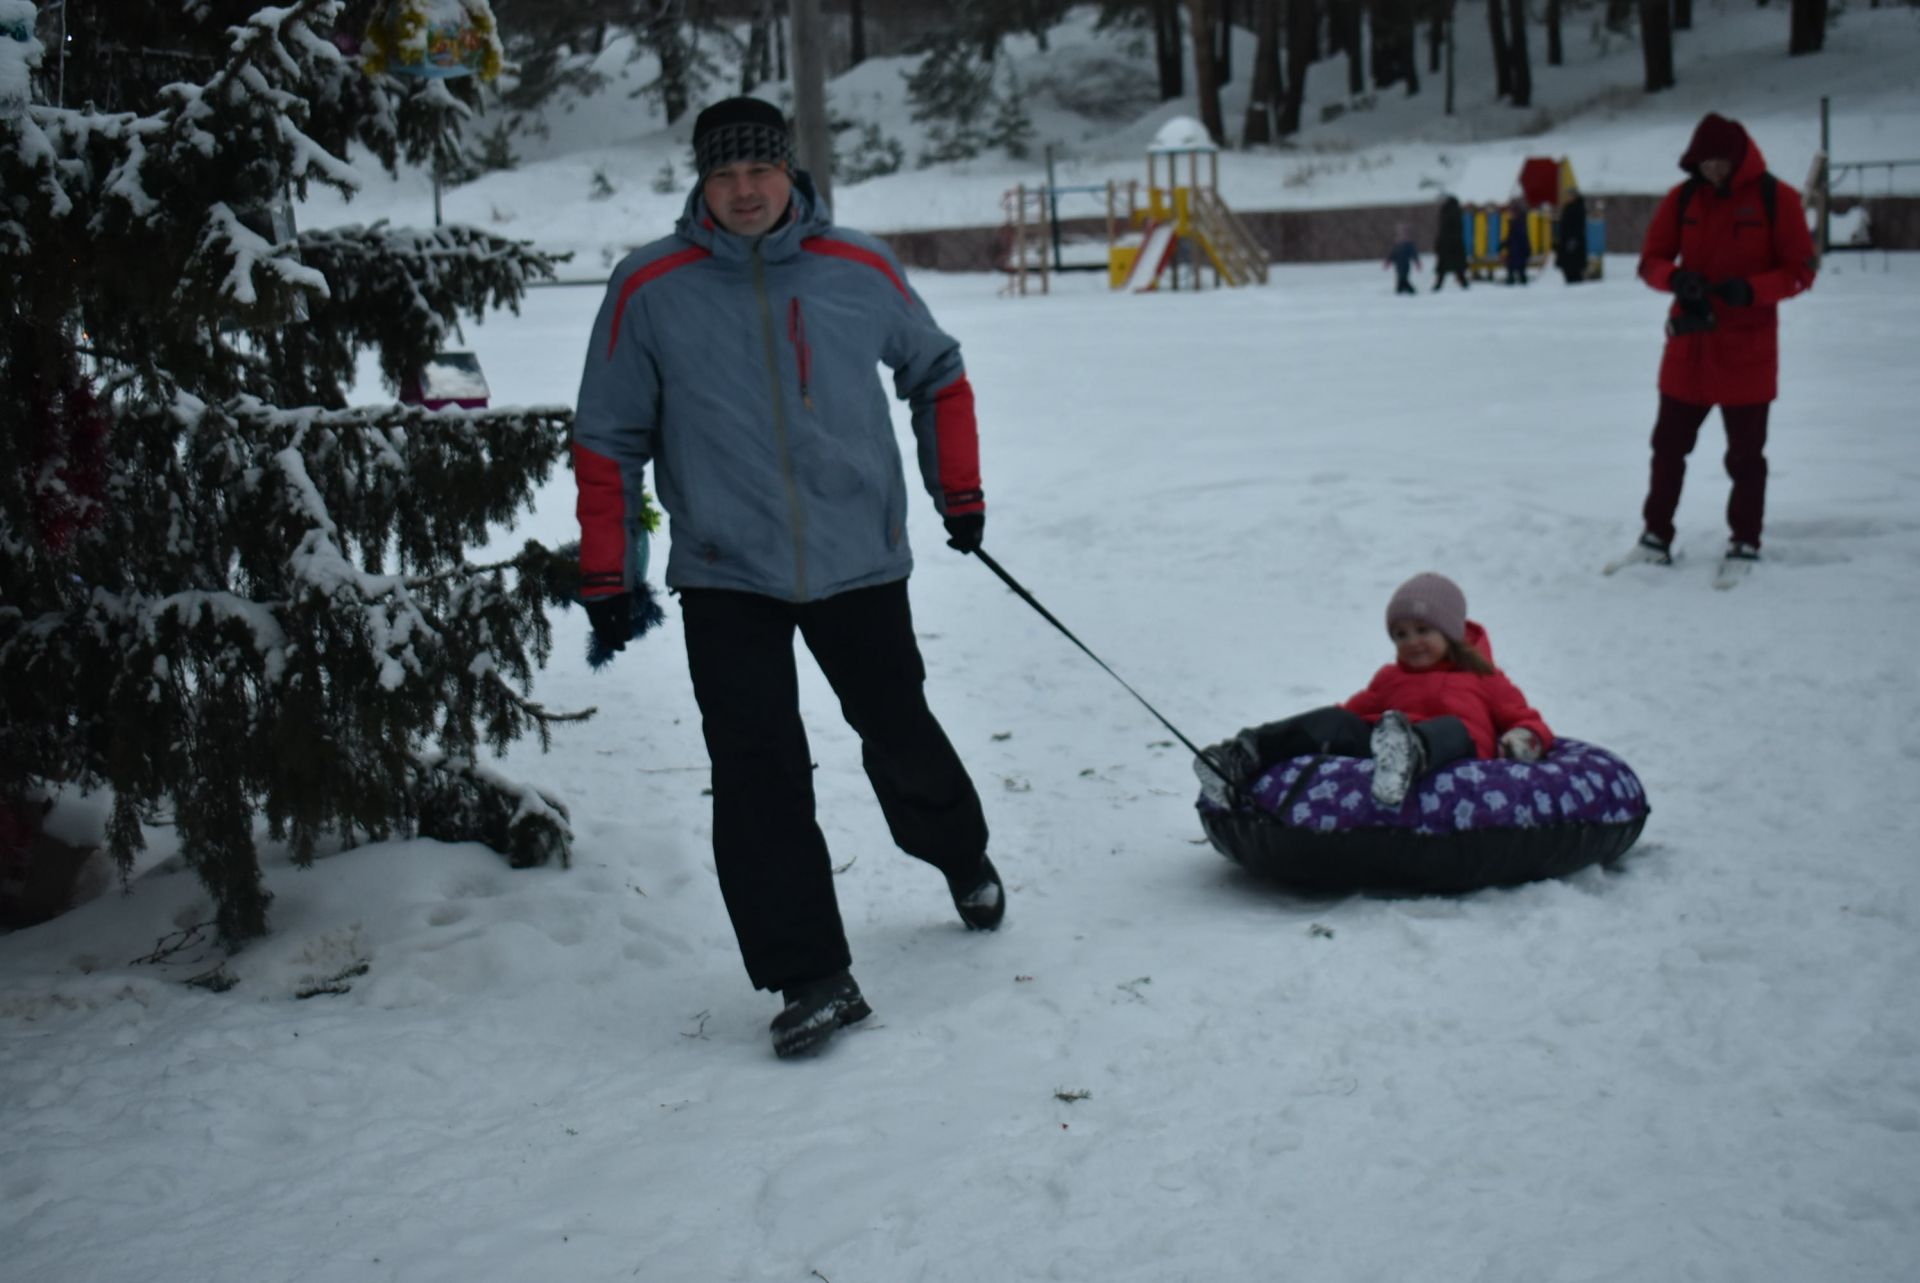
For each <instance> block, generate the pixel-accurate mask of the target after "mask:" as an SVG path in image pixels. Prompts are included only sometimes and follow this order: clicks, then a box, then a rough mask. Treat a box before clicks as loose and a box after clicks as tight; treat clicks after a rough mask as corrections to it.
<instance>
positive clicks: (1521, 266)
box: [1500, 201, 1533, 285]
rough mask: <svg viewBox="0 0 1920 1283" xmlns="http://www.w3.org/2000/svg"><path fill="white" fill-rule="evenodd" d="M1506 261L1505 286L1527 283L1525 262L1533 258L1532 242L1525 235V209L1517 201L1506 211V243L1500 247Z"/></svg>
mask: <svg viewBox="0 0 1920 1283" xmlns="http://www.w3.org/2000/svg"><path fill="white" fill-rule="evenodd" d="M1500 253H1501V254H1502V256H1504V257H1505V258H1506V260H1507V284H1509V285H1525V284H1526V283H1527V260H1528V259H1530V258H1532V257H1533V241H1532V239H1531V238H1530V237H1529V236H1528V235H1527V207H1526V206H1525V205H1523V204H1521V203H1520V202H1519V201H1515V202H1513V208H1512V209H1510V210H1508V211H1507V242H1506V244H1505V245H1503V246H1501V247H1500Z"/></svg>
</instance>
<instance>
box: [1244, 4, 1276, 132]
mask: <svg viewBox="0 0 1920 1283" xmlns="http://www.w3.org/2000/svg"><path fill="white" fill-rule="evenodd" d="M1252 3H1253V6H1254V24H1255V25H1254V46H1253V84H1252V85H1251V86H1249V87H1248V92H1247V120H1246V123H1245V124H1244V125H1242V126H1241V127H1240V145H1241V146H1242V147H1256V146H1260V145H1262V144H1265V143H1270V142H1272V141H1273V127H1274V123H1275V122H1274V118H1275V116H1277V115H1278V114H1279V108H1280V89H1281V77H1280V4H1281V0H1252Z"/></svg>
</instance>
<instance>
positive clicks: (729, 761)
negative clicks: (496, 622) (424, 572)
mask: <svg viewBox="0 0 1920 1283" xmlns="http://www.w3.org/2000/svg"><path fill="white" fill-rule="evenodd" d="M694 153H695V159H696V162H697V165H698V170H699V176H700V181H699V183H698V184H697V185H696V187H695V188H694V190H693V192H692V193H691V194H690V195H689V196H688V198H687V205H686V210H685V212H684V213H683V214H682V215H681V217H680V221H679V223H678V224H677V225H676V226H675V228H674V233H673V235H671V236H668V237H665V238H664V239H662V240H658V241H655V242H654V243H652V244H651V245H647V246H645V247H644V248H642V249H639V250H636V251H635V252H634V253H632V254H630V255H628V256H627V258H626V260H625V261H624V262H622V263H621V264H620V266H619V267H618V268H616V269H615V271H614V273H613V278H612V280H611V282H610V283H609V284H608V287H607V296H606V300H605V302H604V303H603V304H602V306H601V308H600V315H599V318H598V319H597V320H596V321H595V322H594V328H593V337H592V340H591V342H590V345H589V347H588V350H587V360H586V372H585V374H584V375H583V377H582V379H581V382H580V403H579V413H578V417H577V418H576V421H575V425H574V446H573V455H574V476H575V480H576V482H577V483H578V485H579V506H578V515H579V518H580V534H581V538H580V563H581V573H582V585H583V587H582V596H583V598H584V599H585V603H586V607H587V613H588V616H589V618H590V619H591V621H592V624H593V629H594V633H595V636H596V638H597V639H598V641H599V642H600V644H601V645H602V646H603V647H606V648H609V649H612V650H618V649H620V648H621V647H622V646H623V645H624V644H625V643H626V641H627V640H628V638H629V637H630V636H631V635H632V632H633V628H634V612H635V606H634V602H635V597H634V588H635V583H636V580H637V578H638V576H639V575H640V574H641V573H643V569H644V568H643V566H642V564H641V558H642V551H641V549H642V548H643V546H644V545H643V543H642V540H643V538H644V532H643V531H642V529H641V527H640V523H639V517H640V505H639V497H640V491H641V484H642V478H643V473H644V470H645V468H646V466H647V465H648V464H649V463H652V464H653V466H654V481H655V488H656V490H657V492H658V494H659V497H660V503H661V506H662V507H664V508H665V509H666V512H667V516H668V518H669V521H670V523H671V524H670V534H671V543H672V551H671V554H670V555H669V557H668V560H667V571H666V582H667V586H668V587H669V588H670V589H673V590H674V591H675V592H677V593H678V594H679V597H680V602H681V613H682V616H683V618H684V620H685V623H686V635H687V664H688V668H689V670H690V672H691V674H692V678H693V691H694V697H695V699H696V700H697V701H698V702H699V705H700V713H701V719H702V726H703V729H704V732H705V735H706V741H707V752H708V755H709V757H711V758H712V761H713V850H714V863H715V866H716V868H717V869H718V871H719V875H720V890H721V894H722V895H723V896H724V898H725V900H726V903H727V912H728V914H729V916H730V917H731V918H732V920H733V927H734V934H735V935H736V937H737V938H738V939H739V942H740V952H741V956H742V958H743V959H744V961H745V963H746V967H747V975H748V977H749V978H750V979H751V980H752V981H753V984H754V986H755V987H756V988H760V989H767V990H778V991H780V993H781V994H782V995H783V997H784V999H785V1006H784V1008H783V1009H782V1010H781V1012H780V1013H779V1014H778V1015H777V1016H775V1017H774V1020H773V1025H772V1033H773V1045H774V1050H775V1052H776V1053H778V1054H779V1055H782V1056H790V1055H795V1054H798V1053H800V1052H803V1051H807V1050H809V1049H811V1048H813V1047H816V1046H818V1045H819V1044H820V1043H822V1042H823V1041H825V1040H826V1039H827V1038H829V1037H831V1036H832V1034H833V1033H834V1031H835V1030H836V1029H838V1028H839V1027H840V1026H842V1025H848V1024H852V1023H854V1022H855V1021H858V1020H862V1019H864V1018H865V1017H866V1016H867V1015H869V1014H870V1011H869V1008H868V1006H867V1004H866V1001H865V1000H864V999H863V998H862V997H861V994H860V989H859V986H858V985H856V984H855V983H854V980H853V977H852V975H851V974H850V972H849V967H850V966H851V962H852V955H851V953H850V951H849V950H848V948H847V939H846V932H845V930H844V928H843V927H842V925H841V921H840V910H839V906H838V904H837V902H836V900H835V896H834V888H833V870H832V865H831V862H830V860H829V857H828V854H827V844H826V840H825V838H824V837H823V836H822V835H821V832H820V828H819V825H818V824H817V823H816V822H815V820H814V799H813V776H812V765H811V758H810V756H809V753H808V748H807V736H806V729H805V727H804V726H803V725H802V723H801V719H800V709H799V688H798V678H797V675H796V671H795V667H794V654H793V636H794V632H795V631H796V630H798V632H799V634H800V636H801V637H802V638H803V639H804V640H805V641H806V644H807V648H808V650H810V651H811V652H812V653H813V656H814V659H815V660H816V662H818V663H819V665H820V669H821V671H822V672H823V673H824V674H825V675H826V678H827V680H828V682H829V683H831V684H832V686H833V690H834V693H835V694H836V695H837V696H839V699H840V706H841V711H842V712H843V713H844V714H845V716H846V718H847V722H848V724H849V725H851V726H852V727H853V728H854V730H855V731H857V732H858V733H859V735H860V742H861V757H862V761H863V763H864V765H865V767H866V771H867V778H868V779H869V780H870V781H871V782H872V784H873V789H874V792H875V793H876V794H877V795H878V797H879V800H880V806H881V810H882V811H883V812H884V814H885V815H886V819H887V824H888V827H889V829H890V830H891V832H892V834H893V839H894V841H895V842H896V843H897V844H898V845H899V846H900V847H901V849H902V850H904V851H906V852H907V853H908V854H910V855H914V856H917V857H919V858H920V859H922V860H924V861H926V862H927V863H928V864H931V865H933V866H934V867H935V868H937V869H939V870H940V871H941V872H942V873H943V874H945V875H946V880H947V886H948V890H949V892H950V893H951V894H952V897H953V902H954V906H955V908H956V909H957V910H958V911H959V914H960V917H961V919H962V921H963V922H965V923H966V925H967V926H968V927H969V928H974V929H979V930H992V929H994V928H995V927H997V926H999V925H1000V919H1001V916H1002V914H1003V912H1004V909H1005V900H1004V891H1003V888H1002V886H1001V882H1000V876H999V874H998V873H997V872H996V871H995V869H994V867H993V864H992V862H991V861H990V860H989V859H988V858H987V825H986V820H985V817H984V816H983V815H982V813H981V809H980V799H979V795H978V794H977V793H976V792H975V790H974V787H973V782H972V781H971V780H970V779H969V778H968V777H967V772H966V768H965V767H964V766H963V765H962V764H961V762H960V759H959V756H958V755H957V754H956V753H955V752H954V750H953V746H952V745H951V744H950V743H949V742H948V740H947V737H946V733H945V732H944V731H942V730H941V728H940V724H939V722H937V721H936V720H935V719H934V716H933V714H932V712H931V711H929V709H928V707H927V702H926V698H925V695H924V693H923V691H922V683H923V682H924V680H925V677H926V670H925V668H924V666H923V665H922V662H921V658H920V651H919V647H918V645H917V644H916V643H915V641H914V636H913V621H912V617H911V614H910V612H909V607H908V601H907V582H906V581H907V575H908V572H909V571H911V570H912V568H913V559H912V556H911V554H910V553H909V551H908V548H907V535H906V516H907V485H906V477H905V472H904V468H903V466H902V462H901V458H900V450H899V446H898V444H897V443H896V441H895V438H894V432H893V424H892V420H891V417H890V415H889V411H888V402H887V396H886V390H885V388H884V387H883V386H882V384H881V382H880V378H879V370H878V367H879V365H880V363H882V362H885V363H886V365H887V366H888V367H890V368H891V369H892V370H893V375H894V387H895V389H896V390H897V391H898V393H899V395H900V397H901V399H902V400H904V401H907V402H908V403H909V404H910V405H911V407H912V419H913V433H914V437H915V439H916V441H917V444H918V449H917V454H918V462H919V470H920V475H921V478H922V480H923V482H924V483H925V485H926V489H927V491H928V493H929V494H930V495H931V496H932V497H933V502H934V505H935V507H936V508H937V509H938V510H939V512H940V514H941V516H942V518H943V519H944V520H945V523H946V527H947V532H948V536H949V537H948V543H949V544H950V545H952V546H953V547H955V548H957V549H959V550H960V551H961V552H972V551H974V550H975V549H977V548H978V547H979V546H980V535H981V531H982V528H983V527H984V525H985V523H986V504H985V501H984V498H983V496H982V492H981V488H980V464H979V446H978V436H977V433H976V430H975V424H974V415H973V391H972V389H971V387H970V386H969V385H968V383H967V376H966V370H965V368H964V367H963V366H962V365H961V362H960V345H959V344H958V343H957V342H956V341H955V340H954V339H953V338H951V337H949V336H948V335H946V334H944V333H942V332H941V330H940V328H939V327H938V326H937V325H935V324H934V321H933V317H932V315H931V314H930V313H929V312H928V311H927V307H926V304H924V303H923V302H921V301H920V298H919V296H918V295H917V294H915V293H914V292H913V291H912V290H911V289H910V288H909V287H908V286H907V283H906V278H905V276H904V274H903V273H902V272H901V270H900V266H899V264H898V263H897V262H895V260H894V258H893V255H892V254H891V253H890V252H889V251H888V249H887V247H886V246H885V245H884V244H882V243H881V242H880V241H878V240H875V239H873V238H871V237H868V236H864V235H861V234H860V233H858V232H853V231H849V230H847V229H844V228H839V227H835V226H833V225H832V222H831V221H830V217H829V215H828V212H827V210H826V207H825V205H824V204H823V203H822V202H821V201H820V199H819V198H818V196H816V194H815V192H814V189H813V184H812V181H811V180H810V179H809V178H808V177H807V175H806V174H805V173H803V172H801V171H799V170H797V169H795V168H794V164H793V150H792V142H791V137H790V135H789V133H788V130H787V125H786V121H785V120H784V119H783V118H782V117H781V115H780V113H779V111H778V110H777V109H776V108H774V107H772V106H771V105H769V104H767V103H765V102H762V101H760V100H758V99H755V98H732V99H728V100H726V101H724V102H721V103H717V104H715V105H714V106H712V107H709V108H707V109H706V110H705V111H703V112H701V113H700V116H699V118H698V119H697V120H696V121H695V123H694Z"/></svg>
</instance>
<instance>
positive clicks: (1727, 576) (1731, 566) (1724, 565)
mask: <svg viewBox="0 0 1920 1283" xmlns="http://www.w3.org/2000/svg"><path fill="white" fill-rule="evenodd" d="M1757 564H1759V563H1758V561H1757V559H1755V558H1753V557H1722V558H1721V559H1720V569H1718V570H1716V571H1714V572H1713V586H1714V587H1715V588H1718V589H1720V590H1721V591H1722V592H1725V591H1726V590H1727V589H1729V588H1737V587H1739V586H1740V583H1741V581H1742V580H1744V579H1745V578H1746V577H1747V576H1748V575H1751V574H1752V573H1753V568H1754V566H1756V565H1757Z"/></svg>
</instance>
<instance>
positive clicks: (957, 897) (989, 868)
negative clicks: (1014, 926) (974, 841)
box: [947, 855, 1007, 931]
mask: <svg viewBox="0 0 1920 1283" xmlns="http://www.w3.org/2000/svg"><path fill="white" fill-rule="evenodd" d="M947 890H949V891H951V892H952V893H953V907H954V908H956V909H958V910H959V911H960V920H961V921H962V922H964V923H966V924H967V930H969V931H992V930H995V929H996V928H998V927H999V925H1000V919H1002V918H1004V917H1006V916H1007V891H1006V888H1005V887H1003V886H1002V885H1001V884H1000V871H999V870H998V869H996V868H994V867H993V861H992V860H989V859H988V858H987V857H986V856H984V855H983V856H981V857H980V863H979V865H978V866H976V867H975V868H973V869H972V870H970V871H969V872H966V873H962V874H960V875H958V876H955V875H953V874H949V875H947Z"/></svg>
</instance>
